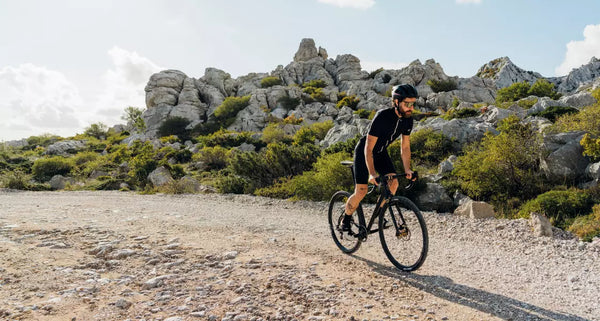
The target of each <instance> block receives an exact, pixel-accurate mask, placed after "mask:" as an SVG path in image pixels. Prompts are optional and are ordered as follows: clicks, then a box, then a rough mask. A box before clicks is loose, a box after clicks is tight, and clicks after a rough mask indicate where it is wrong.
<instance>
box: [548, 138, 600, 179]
mask: <svg viewBox="0 0 600 321" xmlns="http://www.w3.org/2000/svg"><path fill="white" fill-rule="evenodd" d="M583 135H584V132H568V133H560V134H554V135H547V136H545V137H544V143H543V147H544V148H545V149H546V151H547V154H548V156H546V157H544V158H543V159H542V160H541V163H540V167H541V168H542V170H543V171H544V172H545V173H546V175H547V176H549V177H551V178H554V179H557V180H560V181H565V180H566V181H573V180H576V179H578V178H579V177H581V176H582V175H584V174H585V170H586V168H587V166H588V164H589V160H588V159H587V158H585V157H584V156H583V147H582V146H581V144H580V141H581V139H582V138H583Z"/></svg>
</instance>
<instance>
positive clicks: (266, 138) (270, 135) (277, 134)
mask: <svg viewBox="0 0 600 321" xmlns="http://www.w3.org/2000/svg"><path fill="white" fill-rule="evenodd" d="M288 140H290V137H289V136H288V135H286V134H285V131H284V130H283V128H282V127H281V125H279V124H269V125H267V127H265V128H264V129H263V131H262V141H263V142H265V143H267V144H270V143H280V142H284V141H288Z"/></svg>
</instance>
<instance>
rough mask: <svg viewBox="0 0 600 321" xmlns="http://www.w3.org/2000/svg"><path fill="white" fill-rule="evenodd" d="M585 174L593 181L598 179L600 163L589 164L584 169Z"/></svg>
mask: <svg viewBox="0 0 600 321" xmlns="http://www.w3.org/2000/svg"><path fill="white" fill-rule="evenodd" d="M585 174H586V175H587V176H588V177H589V178H591V179H595V180H599V179H600V162H598V163H593V164H589V165H588V166H587V167H586V169H585Z"/></svg>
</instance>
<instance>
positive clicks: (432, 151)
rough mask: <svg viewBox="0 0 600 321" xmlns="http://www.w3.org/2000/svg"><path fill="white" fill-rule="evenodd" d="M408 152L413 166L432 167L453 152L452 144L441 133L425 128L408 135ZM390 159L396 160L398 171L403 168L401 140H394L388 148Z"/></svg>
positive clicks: (450, 140)
mask: <svg viewBox="0 0 600 321" xmlns="http://www.w3.org/2000/svg"><path fill="white" fill-rule="evenodd" d="M410 145H411V146H410V151H411V159H412V162H413V165H425V166H432V165H437V164H438V163H440V162H441V161H443V160H444V159H446V158H447V157H448V156H450V154H452V152H453V145H454V142H453V141H452V139H450V138H449V137H448V136H445V135H444V134H442V133H441V132H436V131H434V130H433V129H430V128H427V129H422V130H419V131H416V132H414V133H412V134H411V135H410ZM388 151H389V153H390V157H391V158H392V159H393V160H397V161H398V164H397V165H400V166H396V170H397V171H399V170H401V169H403V168H404V166H402V160H401V157H400V155H401V140H396V141H395V142H393V143H392V144H391V145H390V147H389V148H388Z"/></svg>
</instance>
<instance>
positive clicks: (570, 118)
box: [549, 104, 600, 136]
mask: <svg viewBox="0 0 600 321" xmlns="http://www.w3.org/2000/svg"><path fill="white" fill-rule="evenodd" d="M598 115H600V104H596V105H594V106H589V107H585V108H583V109H581V110H580V111H579V112H578V113H575V114H565V115H562V116H559V117H558V119H556V122H555V123H554V125H552V126H551V127H550V128H549V131H550V132H568V131H573V130H582V131H587V132H589V133H590V134H592V135H594V136H600V117H598Z"/></svg>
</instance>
